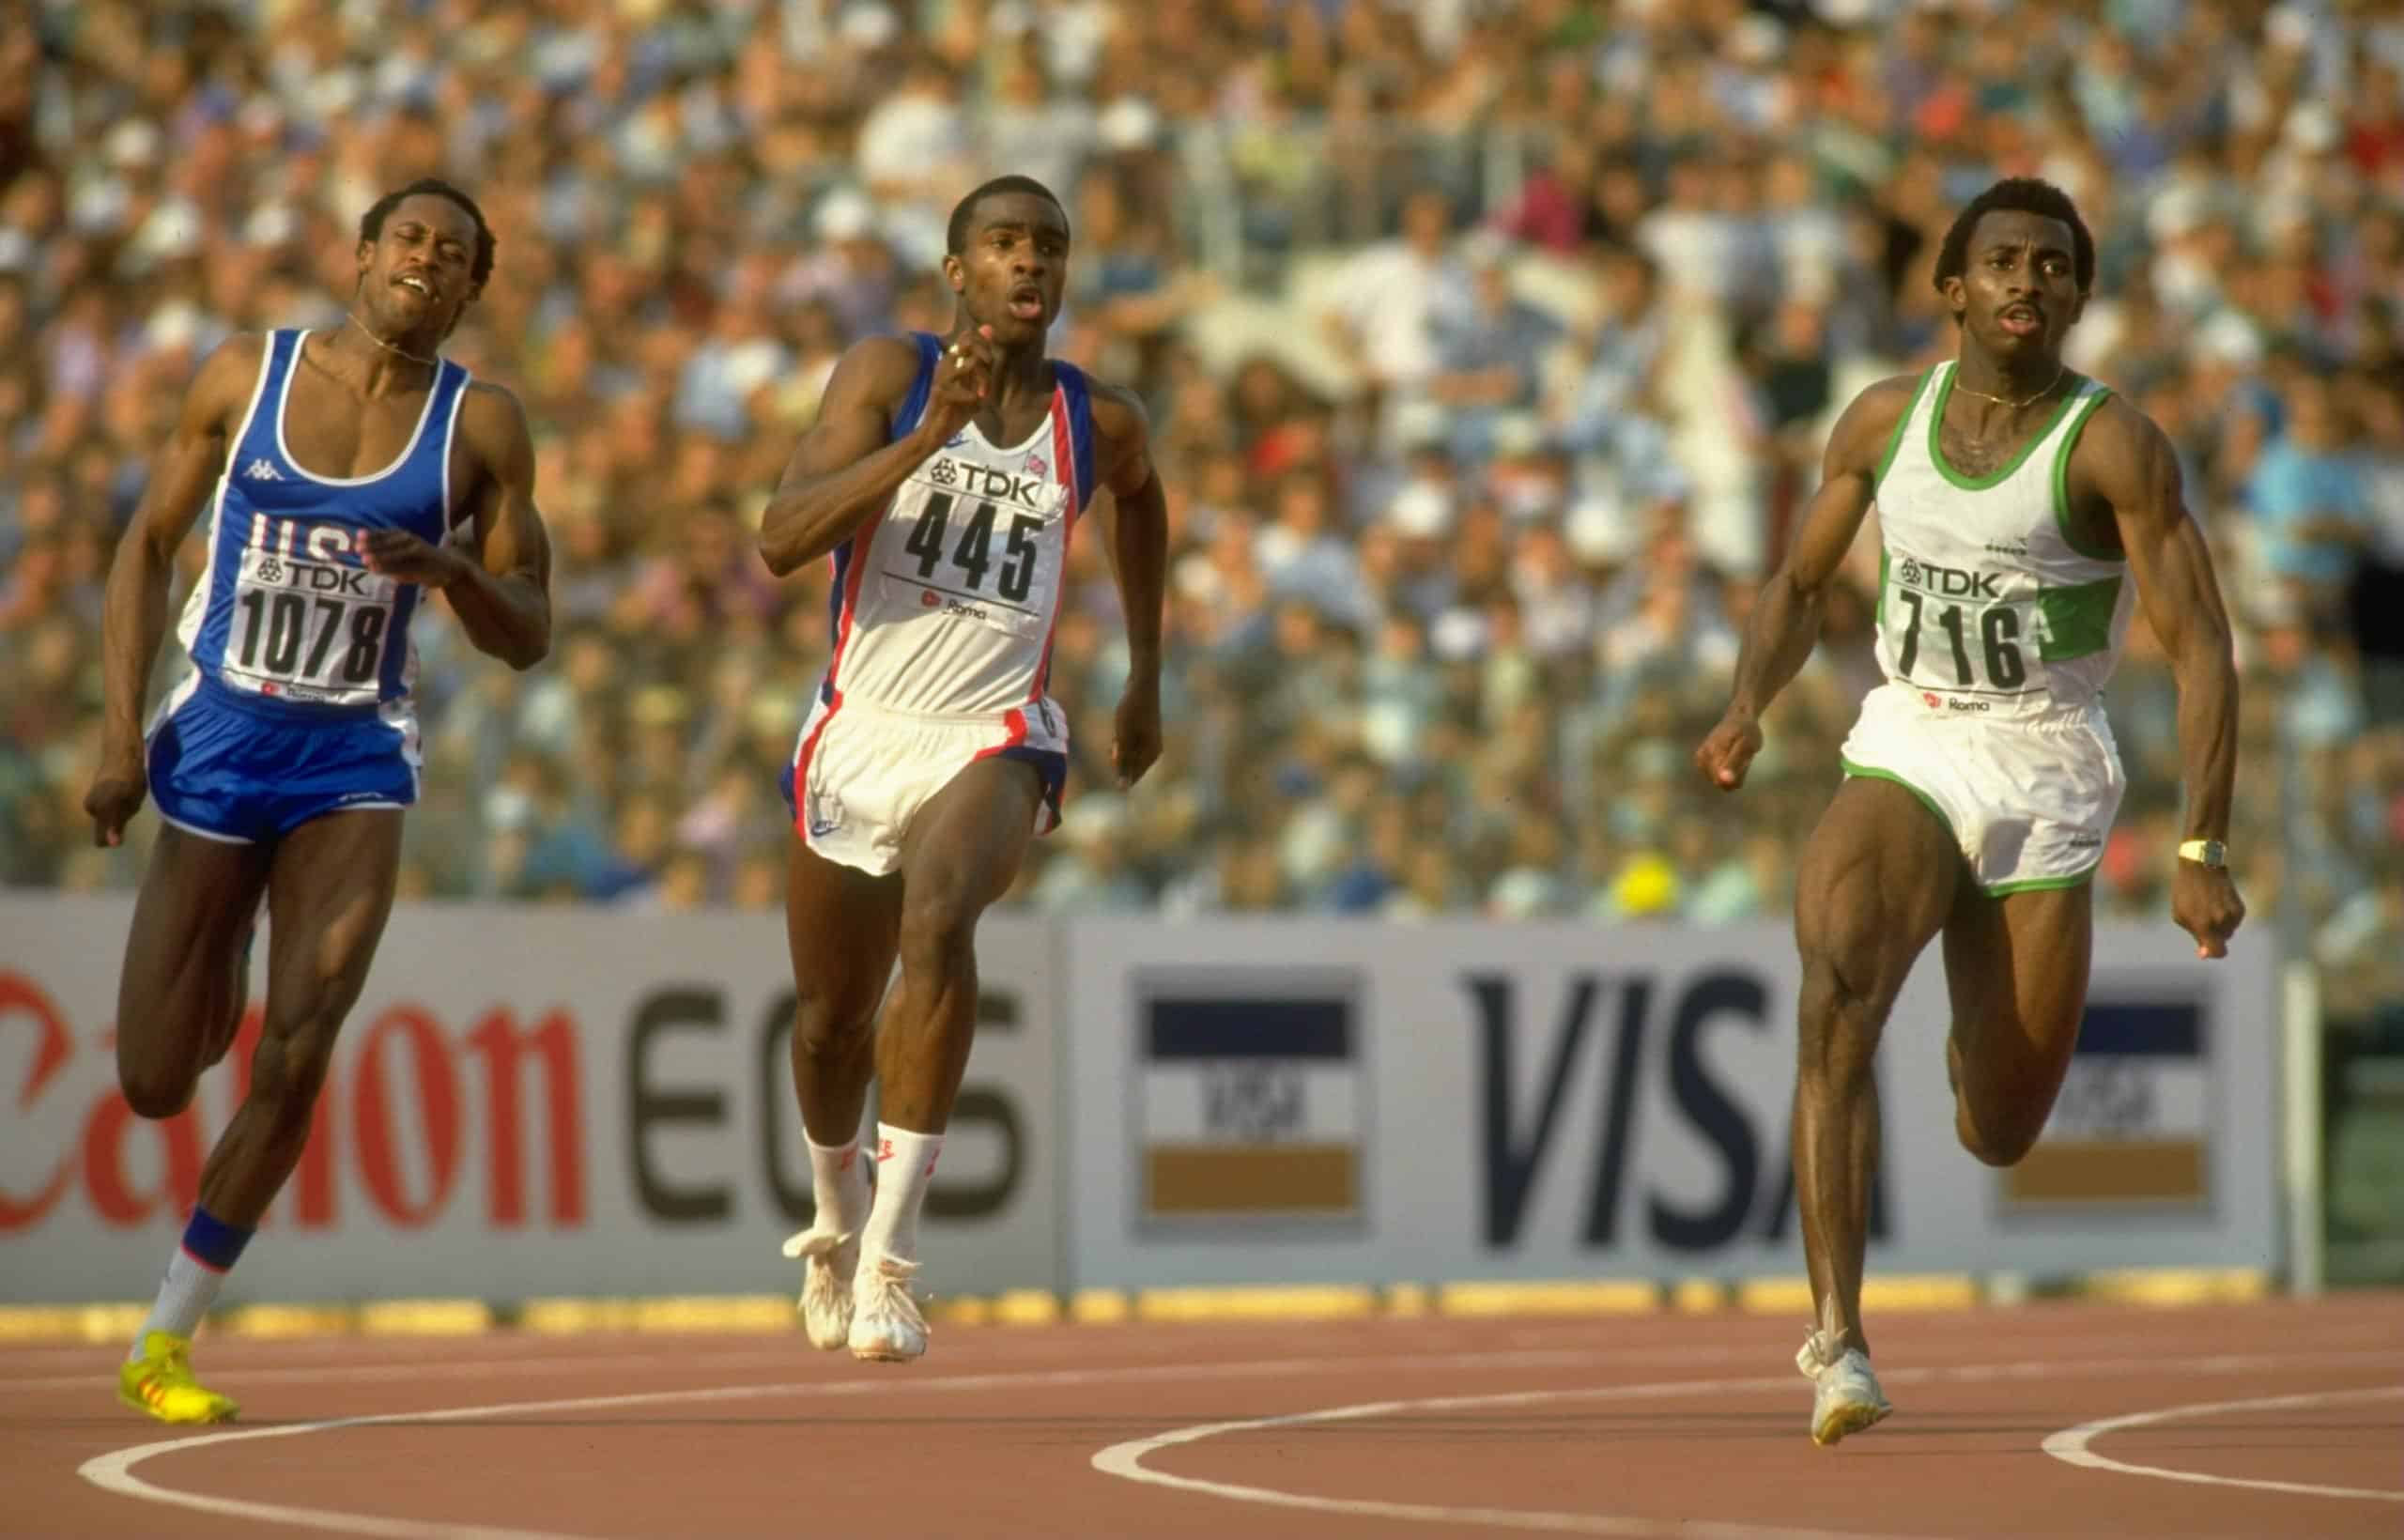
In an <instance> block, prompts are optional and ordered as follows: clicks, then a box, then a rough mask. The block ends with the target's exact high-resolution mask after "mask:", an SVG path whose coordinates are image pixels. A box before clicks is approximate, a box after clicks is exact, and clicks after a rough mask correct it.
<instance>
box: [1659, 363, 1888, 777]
mask: <svg viewBox="0 0 2404 1540" xmlns="http://www.w3.org/2000/svg"><path fill="white" fill-rule="evenodd" d="M1918 383H1919V381H1918V378H1917V377H1915V376H1911V375H1900V376H1897V377H1894V378H1892V379H1882V380H1880V381H1879V382H1878V383H1877V384H1875V385H1872V386H1871V387H1870V388H1869V389H1868V390H1866V391H1864V392H1862V393H1860V394H1859V395H1857V396H1855V397H1854V398H1853V405H1851V406H1849V407H1847V408H1845V409H1844V415H1843V416H1842V417H1840V418H1838V419H1837V425H1836V428H1835V431H1833V432H1831V433H1830V434H1829V435H1828V447H1827V448H1826V450H1825V451H1824V452H1823V453H1822V454H1821V457H1820V489H1819V490H1818V491H1817V492H1815V493H1813V494H1812V495H1811V502H1810V503H1808V504H1807V505H1806V506H1805V507H1804V510H1803V519H1802V525H1801V528H1800V529H1799V530H1798V531H1796V532H1795V540H1794V544H1793V545H1792V546H1791V547H1789V548H1788V550H1787V553H1786V560H1785V561H1784V562H1781V563H1780V566H1779V569H1778V571H1777V572H1775V573H1773V574H1771V575H1770V578H1769V580H1768V581H1767V582H1765V583H1764V584H1763V585H1762V591H1761V594H1760V596H1759V597H1758V598H1757V599H1755V600H1754V602H1753V613H1752V619H1751V621H1750V623H1749V624H1748V625H1747V626H1746V627H1745V642H1744V647H1743V649H1742V650H1741V651H1740V652H1739V653H1738V654H1737V656H1736V685H1735V688H1734V690H1733V691H1732V692H1731V693H1730V695H1729V699H1728V710H1727V712H1726V714H1725V715H1724V716H1721V717H1720V719H1719V725H1718V726H1717V727H1715V728H1713V729H1712V730H1711V735H1710V736H1709V737H1706V738H1705V739H1703V747H1700V748H1697V749H1696V750H1695V751H1694V762H1695V764H1696V767H1697V768H1699V769H1701V770H1702V771H1703V774H1704V775H1706V776H1708V777H1710V778H1711V781H1712V784H1713V785H1715V786H1718V787H1719V788H1720V789H1721V790H1722V791H1730V792H1733V791H1734V790H1735V789H1736V788H1737V787H1739V786H1742V785H1744V784H1745V771H1746V769H1747V768H1748V767H1749V765H1751V763H1752V762H1753V756H1754V755H1756V754H1758V753H1760V752H1761V747H1762V730H1761V715H1762V713H1763V712H1764V711H1767V710H1768V709H1769V704H1770V702H1771V701H1775V700H1776V699H1778V692H1779V691H1780V690H1782V689H1784V688H1785V687H1786V685H1787V684H1788V682H1790V681H1791V680H1793V679H1794V677H1795V674H1796V673H1797V672H1798V671H1800V670H1801V669H1802V667H1803V665H1804V663H1805V662H1807V661H1808V660H1809V659H1810V658H1811V647H1812V644H1813V643H1815V642H1817V641H1818V640H1819V639H1820V616H1821V612H1822V609H1823V608H1824V601H1825V600H1826V594H1827V589H1828V584H1829V582H1830V581H1831V580H1833V579H1834V578H1835V577H1836V574H1837V569H1838V567H1839V566H1840V565H1841V564H1842V562H1843V561H1844V553H1845V552H1846V551H1847V550H1849V549H1851V548H1852V546H1853V537H1854V536H1855V535H1856V534H1857V533H1859V532H1860V531H1861V520H1862V516H1863V515H1865V514H1867V513H1868V512H1869V511H1870V502H1871V499H1872V496H1873V495H1874V494H1875V493H1876V491H1877V474H1878V461H1879V458H1880V457H1881V456H1882V455H1884V454H1886V452H1887V442H1888V439H1891V438H1892V437H1893V436H1894V432H1895V424H1896V423H1898V422H1900V421H1901V420H1902V418H1903V413H1904V412H1906V411H1907V410H1909V409H1910V408H1911V400H1912V393H1913V391H1914V389H1915V388H1916V387H1917V385H1918Z"/></svg>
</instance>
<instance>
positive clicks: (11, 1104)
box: [0, 893, 1060, 1304]
mask: <svg viewBox="0 0 2404 1540" xmlns="http://www.w3.org/2000/svg"><path fill="white" fill-rule="evenodd" d="M131 909H132V906H131V902H130V901H126V900H124V899H121V898H109V899H70V898H66V897H59V896H52V895H46V894H33V893H15V894H8V895H5V896H0V1104H5V1106H6V1107H7V1109H8V1110H7V1113H6V1115H5V1121H0V1299H5V1300H8V1301H80V1300H93V1299H133V1298H144V1297H146V1296H147V1295H148V1294H149V1292H150V1290H151V1288H152V1287H153V1286H154V1284H155V1280H156V1276H157V1273H158V1270H159V1269H160V1267H161V1266H162V1263H163V1262H164V1260H165V1257H166V1255H167V1252H168V1249H169V1247H170V1246H172V1245H173V1243H174V1240H175V1237H176V1236H177V1233H178V1230H179V1226H180V1214H181V1213H182V1211H183V1210H184V1209H186V1208H187V1207H188V1206H189V1205H190V1203H191V1202H192V1200H193V1194H194V1193H195V1192H196V1191H197V1188H198V1183H199V1173H200V1166H201V1163H202V1161H203V1160H204V1159H205V1158H206V1156H207V1153H208V1147H209V1145H210V1143H211V1142H212V1141H213V1139H214V1138H215V1135H216V1133H217V1132H218V1131H219V1130H220V1129H222V1128H223V1126H224V1122H225V1120H226V1119H227V1118H228V1117H229V1116H231V1115H232V1112H233V1107H234V1104H235V1099H236V1097H237V1096H238V1095H239V1081H240V1078H241V1076H242V1074H243V1072H244V1068H245V1066H246V1064H247V1045H244V1046H242V1047H238V1049H237V1051H236V1052H235V1053H234V1054H232V1055H228V1058H227V1061H226V1062H225V1063H224V1064H223V1065H221V1066H219V1067H218V1068H217V1069H216V1070H211V1071H210V1072H209V1073H208V1076H207V1077H206V1078H205V1079H204V1080H203V1082H202V1085H201V1090H200V1094H199V1096H198V1098H197V1099H196V1104H195V1106H194V1107H193V1109H191V1110H190V1111H189V1112H187V1113H186V1114H185V1115H184V1116H180V1117H178V1118H177V1119H175V1120H173V1121H171V1122H168V1123H149V1122H146V1121H144V1120H142V1119H140V1118H136V1117H134V1116H132V1115H131V1112H130V1111H129V1110H128V1109H127V1107H126V1106H125V1103H124V1101H123V1100H122V1098H121V1097H119V1096H118V1095H117V1094H116V1069H115V1060H114V1055H113V1051H112V1041H113V1039H112V1038H111V1035H110V1034H111V1028H112V1018H113V1017H114V1015H115V1013H116V975H117V967H118V963H119V961H120V958H121V955H122V952H123V948H124V946H125V936H126V928H127V924H128V921H129V919H130V918H131ZM262 943H263V944H262V946H261V947H260V952H261V956H260V957H259V958H258V959H257V960H255V966H254V977H255V978H259V979H262V980H263V978H264V966H265V957H264V953H265V950H266V947H265V945H264V937H262ZM979 963H980V967H981V971H982V974H983V987H984V994H985V1004H984V1009H985V1012H986V1015H987V1017H988V1020H987V1022H986V1025H985V1027H984V1030H983V1031H982V1034H981V1036H980V1038H979V1042H978V1045H977V1054H976V1061H975V1063H974V1064H972V1065H971V1066H970V1069H969V1074H968V1083H967V1086H965V1087H964V1089H963V1095H962V1098H961V1103H960V1108H959V1112H958V1115H957V1116H956V1118H955V1120H954V1122H953V1125H952V1130H951V1134H950V1137H949V1138H948V1140H947V1142H946V1146H945V1150H944V1158H943V1166H942V1170H941V1171H940V1172H939V1173H938V1175H937V1178H936V1180H935V1183H934V1186H933V1188H932V1193H931V1199H930V1215H929V1218H928V1221H927V1224H926V1231H925V1233H926V1239H927V1244H928V1246H929V1248H930V1253H931V1255H932V1256H935V1257H939V1258H940V1261H939V1262H937V1263H934V1264H932V1265H931V1266H930V1268H929V1278H930V1282H931V1284H932V1285H933V1286H936V1287H939V1288H943V1289H946V1290H948V1291H966V1290H970V1289H974V1290H977V1291H986V1290H991V1289H995V1288H1002V1287H1009V1286H1038V1287H1042V1286H1052V1285H1053V1284H1054V1283H1056V1280H1057V1277H1058V1273H1059V1270H1060V1249H1059V1210H1058V1202H1057V1195H1058V1187H1059V1179H1058V1173H1057V1170H1056V1161H1057V1159H1058V1153H1057V1152H1058V1148H1059V1140H1058V1138H1057V1136H1056V1128H1057V1124H1056V1111H1055V1109H1056V1101H1057V1098H1056V1095H1055V1091H1054V1084H1053V1073H1054V1066H1055V1064H1056V1060H1057V1054H1056V1045H1055V1043H1054V1041H1053V1039H1052V1032H1053V1027H1054V1024H1055V1022H1056V1019H1057V1014H1058V1012H1057V1006H1056V1000H1055V996H1054V993H1053V989H1052V977H1051V975H1052V966H1053V943H1052V936H1051V932H1049V931H1048V930H1046V929H1045V928H1043V927H1041V926H1039V925H1034V924H1029V923H1025V922H1011V921H1008V920H1005V919H1000V918H996V919H994V920H993V921H990V922H988V924H987V925H986V926H985V928H984V931H983V933H982V935H981V936H980V937H979ZM792 989H793V985H792V976H791V972H790V967H789V964H788V962H787V961H786V952H785V938H784V929H783V921H782V919H781V917H780V916H727V915H709V916H690V915H685V916H674V915H643V914H630V913H626V912H623V911H606V910H551V909H539V910H537V909H477V908H463V907H451V906H411V907H404V908H403V909H401V910H400V911H399V912H398V913H396V914H395V915H394V916H393V922H392V927H391V929H390V931H389V932H387V934H386V936H385V940H384V944H383V947H382V950H381V952H380V953H379V955H378V960H377V963H376V967H375V970H374V973H373V974H372V976H371V977H370V978H369V981H368V985H367V990H366V993H365V994H364V996H363V997H362V999H361V1001H360V1003H359V1006H358V1009H356V1010H354V1011H353V1012H352V1014H351V1017H350V1020H349V1024H347V1026H346V1027H345V1029H344V1033H343V1038H342V1040H341V1043H340V1046H339V1048H338V1050H337V1054H336V1060H335V1067H334V1070H333V1074H332V1078H331V1082H330V1083H329V1085H328V1087H327V1091H326V1094H325V1096H324V1098H323V1100H322V1101H321V1103H320V1107H319V1122H318V1127H317V1130H316V1133H315V1134H314V1135H313V1137H312V1140H311V1144H310V1148H309V1152H308V1154H307V1155H306V1156H305V1157H304V1159H303V1163H302V1166H301V1171H300V1173H299V1174H298V1175H297V1176H296V1178H295V1179H294V1181H293V1183H292V1184H291V1186H289V1187H288V1188H286V1190H285V1194H284V1196H283V1197H282V1198H281V1199H279V1200H278V1202H277V1205H276V1208H275V1209H274V1210H273V1211H272V1212H271V1213H270V1220H269V1224H268V1225H267V1226H266V1227H265V1228H264V1229H263V1230H262V1231H261V1234H260V1236H259V1239H258V1240H256V1241H255V1242H254V1243H253V1246H252V1249H251V1253H250V1255H249V1257H248V1258H246V1259H245V1264H244V1266H243V1267H242V1268H241V1269H240V1270H238V1271H237V1272H236V1273H235V1275H234V1278H233V1280H232V1281H231V1282H230V1283H229V1285H228V1286H227V1294H226V1302H227V1303H229V1304H230V1303H237V1302H239V1301H241V1300H243V1299H251V1298H261V1297H265V1298H275V1299H300V1300H339V1299H357V1298H376V1297H409V1296H424V1295H435V1296H457V1295H462V1294H467V1295H477V1296H481V1297H484V1298H488V1299H496V1300H507V1299H513V1298H522V1297H528V1296H539V1295H550V1294H562V1295H614V1294H658V1293H734V1292H740V1293H764V1292H772V1291H776V1290H782V1289H789V1288H797V1287H798V1285H799V1264H797V1263H794V1262H788V1261H786V1260H785V1259H784V1258H783V1257H782V1256H781V1255H779V1254H778V1245H779V1243H780V1242H781V1241H782V1240H783V1239H784V1238H785V1236H786V1235H787V1234H789V1233H791V1232H792V1231H794V1230H796V1229H799V1228H801V1227H802V1226H803V1225H804V1224H807V1223H808V1221H809V1161H808V1158H807V1155H806V1153H805V1151H804V1149H803V1146H802V1137H801V1132H800V1125H799V1119H798V1115H797V1114H796V1113H795V1112H794V1103H793V1085H792V1078H791V1072H790V1070H789V1069H788V1068H787V1058H786V1044H787V1039H788V1038H789V1036H790V1030H791V1021H792ZM253 998H254V1003H255V1002H256V1000H257V999H258V998H259V995H258V993H256V992H255V991H254V996H253ZM871 1116H873V1109H872V1108H871Z"/></svg>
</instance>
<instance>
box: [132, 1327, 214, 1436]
mask: <svg viewBox="0 0 2404 1540" xmlns="http://www.w3.org/2000/svg"><path fill="white" fill-rule="evenodd" d="M116 1398H117V1399H118V1400H120V1401H122V1402H124V1403H125V1404H126V1405H127V1406H129V1407H131V1408H132V1409H134V1410H136V1411H139V1412H143V1413H146V1414H147V1415H149V1416H152V1417H156V1418H157V1419H158V1420H159V1421H161V1422H162V1423H230V1422H232V1421H233V1420H234V1414H235V1413H236V1412H239V1411H240V1410H241V1408H239V1407H238V1406H236V1405H235V1404H234V1402H233V1400H232V1398H231V1397H228V1396H223V1395H220V1394H217V1393H216V1392H215V1391H211V1390H203V1389H202V1388H201V1384H200V1381H199V1380H197V1379H194V1378H193V1374H192V1338H190V1337H179V1336H177V1335H176V1334H175V1333H174V1332H149V1333H147V1334H146V1335H145V1336H144V1337H143V1339H142V1356H141V1357H140V1358H133V1359H128V1360H126V1362H124V1363H120V1364H118V1365H117V1370H116Z"/></svg>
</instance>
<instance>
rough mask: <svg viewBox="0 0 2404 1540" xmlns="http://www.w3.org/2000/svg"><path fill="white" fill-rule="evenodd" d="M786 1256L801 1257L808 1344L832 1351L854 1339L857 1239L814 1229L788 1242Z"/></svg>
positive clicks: (803, 1321)
mask: <svg viewBox="0 0 2404 1540" xmlns="http://www.w3.org/2000/svg"><path fill="white" fill-rule="evenodd" d="M785 1255H787V1256H798V1257H800V1258H801V1298H800V1299H798V1300H796V1301H794V1308H795V1309H797V1310H799V1311H800V1312H801V1324H802V1329H803V1330H804V1331H806V1332H808V1333H809V1345H810V1346H811V1347H816V1348H819V1349H821V1350H822V1351H825V1352H832V1351H834V1350H835V1349H836V1348H838V1347H842V1346H844V1345H845V1344H846V1343H848V1342H850V1341H851V1340H852V1279H853V1275H854V1274H855V1273H856V1272H858V1270H859V1265H860V1243H859V1238H858V1237H857V1236H851V1235H842V1234H840V1233H838V1232H836V1231H834V1230H821V1229H817V1228H815V1227H812V1228H810V1229H807V1230H804V1231H802V1232H801V1233H800V1234H799V1235H796V1236H794V1237H793V1238H792V1239H791V1240H787V1241H786V1242H785Z"/></svg>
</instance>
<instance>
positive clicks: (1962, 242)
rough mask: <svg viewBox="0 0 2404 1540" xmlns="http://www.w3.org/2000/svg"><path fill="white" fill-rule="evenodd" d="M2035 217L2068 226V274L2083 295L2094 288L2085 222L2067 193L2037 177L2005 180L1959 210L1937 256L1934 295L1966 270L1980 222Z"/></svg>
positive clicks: (2091, 241)
mask: <svg viewBox="0 0 2404 1540" xmlns="http://www.w3.org/2000/svg"><path fill="white" fill-rule="evenodd" d="M1993 213H2012V214H2035V215H2036V216H2038V217H2039V218H2040V219H2057V220H2059V221H2061V222H2062V223H2064V224H2067V225H2069V226H2070V243H2071V250H2070V255H2071V271H2072V274H2073V276H2074V277H2076V278H2077V280H2078V292H2079V293H2081V294H2085V293H2086V292H2087V291H2088V289H2090V288H2092V287H2094V285H2095V238H2094V236H2092V235H2090V234H2088V229H2087V222H2086V221H2085V220H2083V219H2081V218H2079V217H2078V205H2076V204H2074V203H2073V202H2071V197H2070V194H2069V193H2067V192H2063V191H2062V190H2061V189H2060V188H2058V187H2056V186H2055V185H2054V184H2053V183H2051V182H2049V181H2045V180H2043V179H2042V178H2041V177H2005V178H2004V179H2003V180H2002V181H1999V182H1997V183H1996V184H1995V185H1994V186H1993V187H1990V188H1988V189H1987V190H1986V191H1985V192H1981V193H1980V194H1979V195H1978V196H1977V197H1975V198H1972V199H1971V200H1970V205H1969V207H1968V208H1965V209H1963V210H1962V215H1961V217H1960V218H1959V219H1957V220H1955V221H1954V222H1953V228H1951V229H1949V230H1948V231H1946V232H1945V244H1944V246H1943V247H1942V248H1941V249H1940V250H1939V251H1938V252H1937V254H1936V273H1935V276H1934V279H1933V282H1934V284H1935V285H1936V292H1937V293H1939V294H1942V293H1944V292H1945V281H1946V280H1947V279H1949V278H1959V277H1961V276H1962V275H1963V274H1964V273H1965V272H1967V271H1968V270H1969V266H1970V236H1971V233H1972V232H1973V231H1975V230H1977V229H1978V227H1979V221H1980V218H1981V217H1982V216H1984V215H1987V214H1993Z"/></svg>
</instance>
